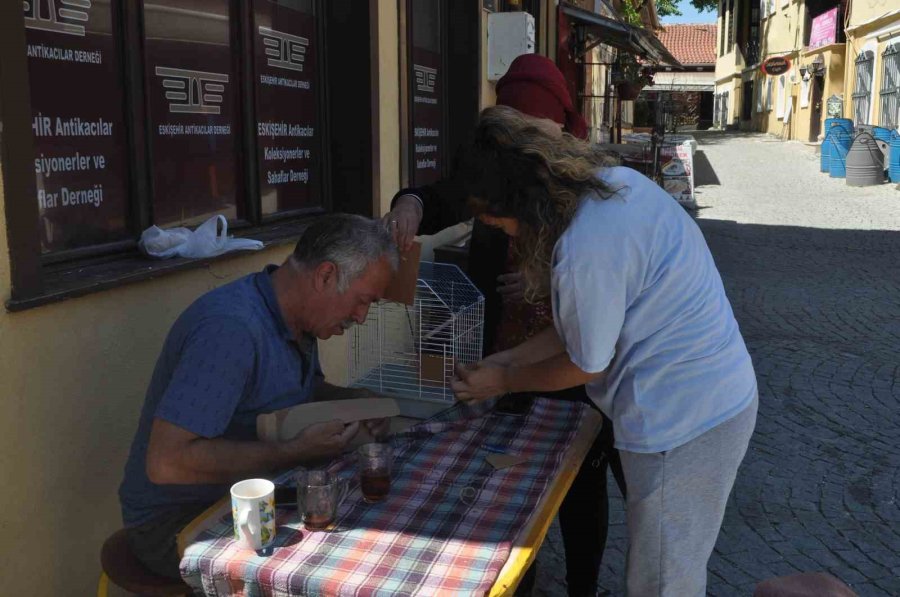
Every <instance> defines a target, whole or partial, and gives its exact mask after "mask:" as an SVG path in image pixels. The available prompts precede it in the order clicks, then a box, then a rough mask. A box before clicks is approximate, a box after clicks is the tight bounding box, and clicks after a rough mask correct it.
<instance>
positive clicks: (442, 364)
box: [349, 262, 484, 416]
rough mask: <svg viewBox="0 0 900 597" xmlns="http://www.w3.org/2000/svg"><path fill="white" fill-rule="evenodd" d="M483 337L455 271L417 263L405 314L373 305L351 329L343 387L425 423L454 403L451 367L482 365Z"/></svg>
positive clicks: (467, 287)
mask: <svg viewBox="0 0 900 597" xmlns="http://www.w3.org/2000/svg"><path fill="white" fill-rule="evenodd" d="M483 332H484V297H483V296H482V295H481V293H480V292H479V291H478V289H477V288H476V287H475V285H474V284H472V282H470V281H469V279H468V278H467V277H466V276H465V274H463V273H462V271H461V270H460V269H459V268H458V267H457V266H455V265H451V264H447V263H430V262H422V263H421V264H420V266H419V277H418V279H417V281H416V295H415V301H414V303H413V304H412V305H411V306H410V305H405V304H401V303H395V302H391V301H379V302H377V303H375V304H373V305H372V307H371V308H370V309H369V315H368V317H367V318H366V321H365V323H363V324H362V325H358V326H355V327H354V328H353V329H352V335H351V338H350V359H349V360H350V367H349V370H350V382H351V384H352V385H354V386H356V387H363V388H368V389H370V390H372V391H374V392H377V393H379V394H382V395H385V396H390V397H392V398H399V399H401V400H402V399H406V400H403V401H402V402H401V408H402V410H403V411H404V414H407V415H409V416H428V415H430V414H432V413H433V412H435V411H436V410H439V409H440V408H444V407H446V406H448V405H449V404H452V403H453V402H454V400H455V399H454V397H453V392H452V390H451V389H450V381H451V380H452V379H453V376H454V370H455V367H456V366H457V365H465V364H469V363H475V362H477V361H479V360H480V359H481V348H482V337H483ZM404 403H406V404H404ZM429 404H430V406H429ZM404 406H405V408H404Z"/></svg>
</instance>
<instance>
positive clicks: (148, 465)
mask: <svg viewBox="0 0 900 597" xmlns="http://www.w3.org/2000/svg"><path fill="white" fill-rule="evenodd" d="M397 260H398V256H397V249H396V247H395V246H394V244H393V240H392V238H391V236H390V234H389V233H388V232H387V231H386V229H385V228H384V227H383V225H382V224H381V223H380V222H379V221H376V220H370V219H367V218H363V217H361V216H353V215H346V214H335V215H329V216H324V217H322V218H320V219H318V220H316V221H314V222H313V223H312V224H310V225H309V227H308V228H307V229H306V231H305V232H304V233H303V236H302V238H300V240H299V242H298V243H297V246H296V248H295V249H294V252H293V254H292V255H291V256H290V257H289V258H288V259H287V260H286V261H285V262H284V263H283V264H282V265H281V266H280V267H278V266H274V265H270V266H268V267H267V268H266V269H265V270H263V271H261V272H259V273H256V274H251V275H249V276H246V277H243V278H241V279H239V280H236V281H234V282H232V283H230V284H227V285H225V286H222V287H220V288H217V289H215V290H213V291H211V292H208V293H207V294H205V295H203V296H202V297H200V298H199V299H198V300H197V301H196V302H194V304H192V305H191V306H190V307H188V309H187V310H186V311H185V312H184V313H182V315H181V316H180V317H179V318H178V320H177V321H176V322H175V324H174V325H173V326H172V329H171V330H170V331H169V335H168V337H167V338H166V341H165V344H164V346H163V349H162V353H161V354H160V356H159V360H158V361H157V363H156V369H155V370H154V372H153V377H152V379H151V381H150V387H149V388H148V390H147V396H146V400H145V403H144V408H143V410H142V412H141V418H140V423H139V425H138V430H137V434H136V435H135V438H134V442H133V444H132V446H131V454H130V455H129V458H128V463H127V464H126V467H125V478H124V480H123V481H122V485H121V487H120V489H119V497H120V500H121V504H122V516H123V519H124V522H125V526H126V528H127V529H128V541H129V544H130V546H131V549H132V550H133V552H134V554H135V555H136V556H137V557H138V558H139V559H140V560H141V561H142V562H143V563H144V564H145V565H146V566H147V567H148V568H149V569H150V570H151V571H153V572H155V573H157V574H160V575H163V576H167V577H171V578H178V576H179V573H178V564H179V561H178V554H177V549H176V544H175V536H176V534H177V533H178V532H179V531H180V530H181V529H182V528H184V527H185V526H186V525H187V524H188V523H189V522H190V521H191V520H192V519H193V518H195V517H196V516H197V515H198V514H200V513H201V512H202V511H203V510H204V509H206V508H208V507H209V506H210V505H211V504H212V503H214V502H215V501H217V500H218V499H219V498H221V497H222V496H224V495H226V494H227V493H228V486H229V484H230V483H232V482H234V481H236V480H239V479H242V478H247V477H254V476H260V475H265V474H267V473H271V472H273V471H278V470H281V469H287V468H290V467H294V466H297V465H300V464H304V463H308V462H315V461H319V460H323V459H328V458H332V457H335V456H337V455H338V454H340V452H341V451H342V450H343V449H344V448H345V447H346V446H347V444H348V442H349V441H350V440H351V439H352V438H353V437H354V436H355V435H356V433H357V431H358V429H359V425H358V424H356V423H354V424H351V425H348V426H346V427H345V426H344V425H343V423H342V422H341V421H339V420H335V421H330V422H327V423H321V424H316V425H311V426H309V427H307V428H306V429H304V430H303V431H302V432H301V433H300V435H298V436H297V437H296V438H294V439H293V440H290V441H285V442H271V443H268V442H261V441H258V439H257V436H256V417H257V415H259V414H261V413H268V412H272V411H275V410H278V409H282V408H287V407H290V406H294V405H296V404H299V403H303V402H308V401H312V400H334V399H343V398H357V397H360V394H361V393H365V392H366V391H365V390H349V389H346V388H339V387H336V386H332V385H330V384H328V383H326V382H324V381H323V376H322V371H321V369H320V367H319V360H318V354H317V348H316V338H321V339H323V340H324V339H326V338H329V337H330V336H332V335H334V334H343V332H344V330H345V329H347V328H348V327H350V326H351V325H353V324H354V323H362V322H363V321H365V319H366V315H367V313H368V310H369V305H370V304H371V303H372V302H373V301H376V300H378V299H379V298H380V297H381V296H382V294H383V293H384V291H385V287H386V286H387V284H388V282H389V280H390V278H391V276H392V274H393V272H394V271H395V270H396V268H397V262H398V261H397ZM364 424H365V426H366V427H367V428H368V430H369V431H370V432H371V433H372V434H373V435H376V436H379V435H382V434H384V433H386V431H387V426H388V421H387V420H377V421H365V422H364Z"/></svg>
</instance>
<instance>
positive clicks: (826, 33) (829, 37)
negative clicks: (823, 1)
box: [809, 7, 838, 50]
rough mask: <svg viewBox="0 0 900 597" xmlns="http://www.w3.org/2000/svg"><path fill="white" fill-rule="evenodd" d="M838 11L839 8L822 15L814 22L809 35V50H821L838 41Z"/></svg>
mask: <svg viewBox="0 0 900 597" xmlns="http://www.w3.org/2000/svg"><path fill="white" fill-rule="evenodd" d="M837 24H838V9H837V7H835V8H832V9H831V10H829V11H827V12H824V13H822V14H820V15H819V16H817V17H815V18H814V19H813V20H812V28H811V30H810V34H809V49H810V50H812V49H813V48H821V47H822V46H827V45H829V44H833V43H834V42H835V41H836V40H837Z"/></svg>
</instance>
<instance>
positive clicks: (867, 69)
mask: <svg viewBox="0 0 900 597" xmlns="http://www.w3.org/2000/svg"><path fill="white" fill-rule="evenodd" d="M874 63H875V53H874V52H872V51H865V52H862V53H861V54H860V55H859V56H858V57H857V58H856V61H855V67H856V77H855V79H856V84H855V86H854V87H853V96H852V98H853V122H854V123H855V124H868V123H869V107H870V105H871V102H872V71H873V69H874V67H875V64H874Z"/></svg>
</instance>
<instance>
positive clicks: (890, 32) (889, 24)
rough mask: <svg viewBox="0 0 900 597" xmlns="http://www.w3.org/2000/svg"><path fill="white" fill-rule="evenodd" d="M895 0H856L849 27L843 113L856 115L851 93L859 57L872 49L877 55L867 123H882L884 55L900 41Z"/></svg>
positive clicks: (850, 115)
mask: <svg viewBox="0 0 900 597" xmlns="http://www.w3.org/2000/svg"><path fill="white" fill-rule="evenodd" d="M893 4H894V3H893V2H890V1H889V0H881V1H880V2H873V3H871V4H866V3H856V2H855V3H853V9H852V11H851V14H850V19H849V23H848V27H847V55H846V60H845V65H844V66H845V69H844V80H845V81H846V82H847V90H846V93H845V97H844V116H845V117H846V118H853V116H854V114H853V104H852V95H853V92H854V91H855V89H854V87H855V85H856V64H855V61H856V58H857V56H859V54H860V53H862V52H865V51H868V50H871V51H872V52H874V54H875V62H874V65H873V80H872V90H873V91H872V97H871V110H870V111H869V118H868V124H875V125H878V124H880V123H881V100H880V97H879V95H880V94H879V90H880V89H881V80H882V75H883V72H882V70H883V65H884V62H883V57H882V55H883V54H884V52H885V50H886V49H887V47H888V46H889V45H891V44H897V43H900V7H897V8H895V7H894V6H893Z"/></svg>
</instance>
